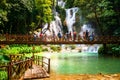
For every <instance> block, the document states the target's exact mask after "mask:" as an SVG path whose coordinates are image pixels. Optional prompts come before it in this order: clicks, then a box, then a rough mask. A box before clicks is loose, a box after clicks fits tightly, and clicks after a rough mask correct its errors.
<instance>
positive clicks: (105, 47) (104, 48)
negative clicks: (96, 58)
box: [103, 44, 107, 54]
mask: <svg viewBox="0 0 120 80" xmlns="http://www.w3.org/2000/svg"><path fill="white" fill-rule="evenodd" d="M103 52H104V54H106V53H107V46H106V44H103Z"/></svg>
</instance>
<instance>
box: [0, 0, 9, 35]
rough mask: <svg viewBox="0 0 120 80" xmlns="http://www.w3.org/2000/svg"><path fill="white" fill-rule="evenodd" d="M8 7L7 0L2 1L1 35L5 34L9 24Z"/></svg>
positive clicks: (0, 5)
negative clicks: (6, 25) (6, 26)
mask: <svg viewBox="0 0 120 80" xmlns="http://www.w3.org/2000/svg"><path fill="white" fill-rule="evenodd" d="M8 6H9V4H8V3H7V2H6V0H0V30H1V31H0V33H4V28H5V23H6V22H8V18H7V14H8V12H7V10H8Z"/></svg>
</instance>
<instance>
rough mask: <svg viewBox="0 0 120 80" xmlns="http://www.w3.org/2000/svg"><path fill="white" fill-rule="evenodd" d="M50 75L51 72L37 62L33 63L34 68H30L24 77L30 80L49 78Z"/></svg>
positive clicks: (25, 79)
mask: <svg viewBox="0 0 120 80" xmlns="http://www.w3.org/2000/svg"><path fill="white" fill-rule="evenodd" d="M48 77H49V74H48V73H47V72H46V70H45V69H44V68H42V67H41V66H38V65H36V64H33V66H32V69H28V70H27V71H26V72H25V74H24V76H23V77H22V78H23V79H24V80H29V79H41V78H48Z"/></svg>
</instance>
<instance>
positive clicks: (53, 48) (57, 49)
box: [50, 45, 61, 52]
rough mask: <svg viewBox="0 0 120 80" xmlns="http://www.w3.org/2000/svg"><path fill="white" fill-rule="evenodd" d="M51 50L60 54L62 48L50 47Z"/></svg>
mask: <svg viewBox="0 0 120 80" xmlns="http://www.w3.org/2000/svg"><path fill="white" fill-rule="evenodd" d="M50 49H52V50H53V51H57V52H59V51H60V50H61V47H60V46H52V45H51V46H50Z"/></svg>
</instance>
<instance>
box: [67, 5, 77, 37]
mask: <svg viewBox="0 0 120 80" xmlns="http://www.w3.org/2000/svg"><path fill="white" fill-rule="evenodd" d="M77 11H78V8H77V7H75V8H70V9H66V19H65V20H66V24H67V28H68V32H71V33H72V35H73V29H74V28H73V24H74V23H75V22H76V20H75V14H76V13H77Z"/></svg>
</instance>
